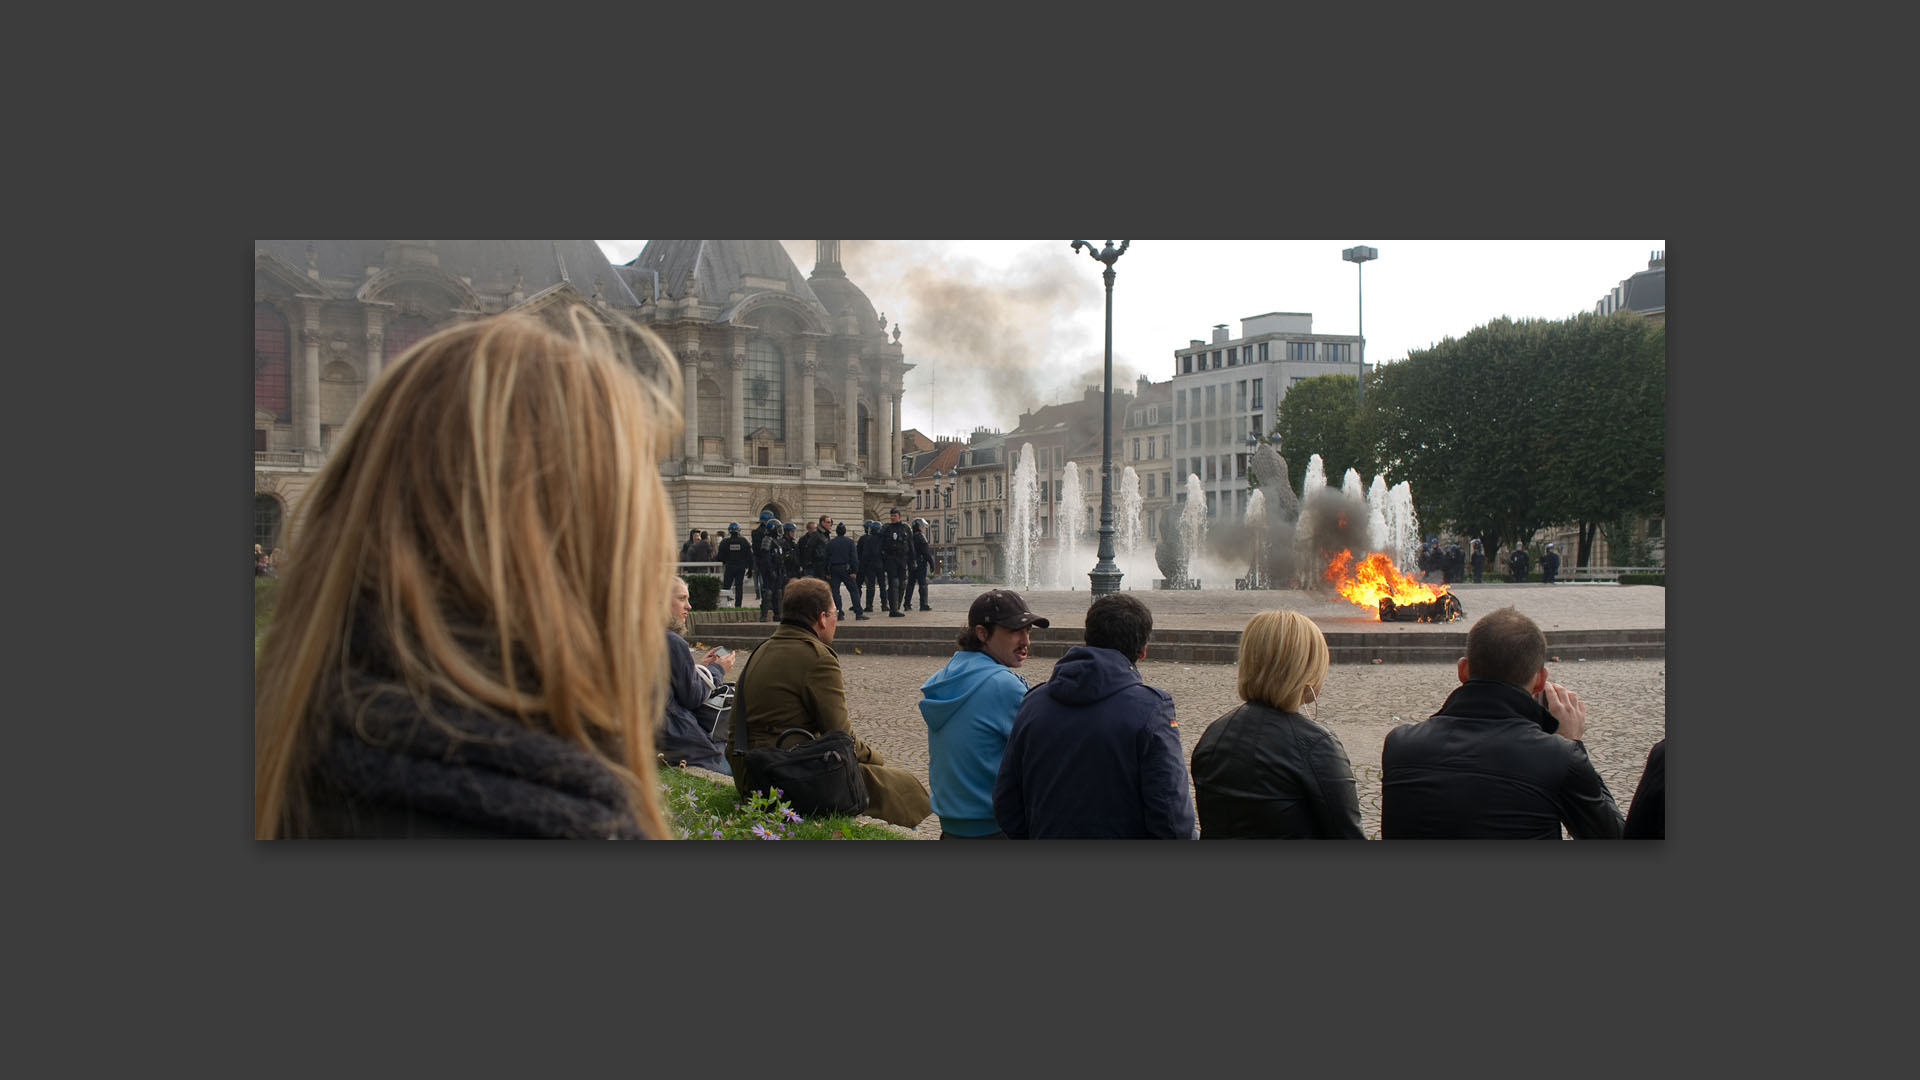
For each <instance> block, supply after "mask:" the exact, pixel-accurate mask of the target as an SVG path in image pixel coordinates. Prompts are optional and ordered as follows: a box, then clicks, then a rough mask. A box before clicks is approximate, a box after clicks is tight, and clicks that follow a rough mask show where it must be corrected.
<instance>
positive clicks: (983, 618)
mask: <svg viewBox="0 0 1920 1080" xmlns="http://www.w3.org/2000/svg"><path fill="white" fill-rule="evenodd" d="M967 625H968V626H1004V627H1006V628H1007V629H1009V630H1019V629H1022V628H1024V627H1028V626H1038V627H1041V628H1045V627H1049V626H1052V625H1053V624H1052V623H1051V622H1048V621H1047V620H1046V619H1043V618H1041V617H1040V616H1038V615H1035V614H1034V613H1033V609H1032V608H1030V607H1028V606H1027V602H1026V601H1025V600H1023V599H1021V598H1020V594H1019V593H1017V592H1014V591H1013V590H1012V589H992V590H989V591H987V592H983V593H981V594H980V595H979V596H977V597H975V598H974V601H973V606H972V607H970V608H968V609H967Z"/></svg>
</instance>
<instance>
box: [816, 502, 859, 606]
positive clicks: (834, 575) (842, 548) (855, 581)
mask: <svg viewBox="0 0 1920 1080" xmlns="http://www.w3.org/2000/svg"><path fill="white" fill-rule="evenodd" d="M834 533H835V535H834V538H833V539H831V540H829V541H827V546H826V548H825V549H824V550H825V551H826V553H827V575H826V577H827V585H828V587H829V588H831V589H832V590H833V606H834V608H835V614H837V615H838V616H840V617H841V618H845V617H846V612H847V607H852V608H853V618H854V620H855V621H856V622H858V621H862V620H864V619H866V617H867V612H866V609H865V608H862V607H861V606H860V577H859V571H857V570H855V569H854V568H855V567H856V566H858V565H859V559H860V555H859V551H858V550H857V549H856V548H855V547H854V543H853V539H852V538H851V537H849V536H848V535H847V526H846V524H845V523H844V522H843V523H842V524H840V525H838V526H836V527H835V528H834ZM843 585H844V586H846V589H847V596H848V597H849V598H851V599H852V601H853V603H852V604H850V605H844V606H843V605H842V604H841V603H840V588H841V586H843Z"/></svg>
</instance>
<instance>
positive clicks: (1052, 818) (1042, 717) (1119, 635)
mask: <svg viewBox="0 0 1920 1080" xmlns="http://www.w3.org/2000/svg"><path fill="white" fill-rule="evenodd" d="M1152 632H1153V613H1152V612H1151V611H1149V610H1147V605H1146V604H1144V603H1141V602H1140V601H1139V600H1138V599H1136V598H1134V597H1133V596H1131V595H1129V594H1127V593H1111V594H1109V595H1106V596H1102V597H1100V598H1099V599H1098V600H1095V601H1094V602H1093V604H1092V606H1090V607H1089V608H1087V618H1086V630H1085V634H1086V644H1085V645H1076V646H1074V647H1073V648H1071V649H1068V650H1067V653H1066V655H1065V656H1062V657H1061V658H1060V662H1059V663H1057V664H1055V665H1054V668H1053V677H1052V678H1050V679H1048V680H1047V681H1046V682H1044V683H1041V684H1040V685H1039V686H1038V687H1035V688H1034V690H1033V692H1032V693H1029V694H1028V695H1027V696H1026V698H1025V699H1024V700H1023V701H1022V702H1021V704H1020V711H1019V712H1018V713H1017V714H1016V715H1015V716H1014V720H1013V732H1012V734H1010V735H1009V736H1008V737H1007V750H1006V754H1005V756H1003V757H1002V758H1001V761H1000V773H999V776H998V778H997V780H996V781H995V783H994V788H993V815H994V818H995V820H996V821H997V822H998V823H999V825H1000V828H1001V830H1002V831H1003V832H1005V833H1006V834H1007V836H1008V837H1009V838H1011V839H1015V840H1023V839H1028V838H1032V839H1037V840H1044V839H1055V838H1060V839H1079V838H1102V837H1114V838H1118V839H1135V840H1138V839H1164V840H1190V839H1192V838H1193V836H1194V827H1193V796H1192V794H1191V792H1190V791H1189V789H1188V787H1187V763H1186V758H1185V757H1184V755H1182V753H1181V752H1180V731H1179V727H1178V724H1177V721H1175V720H1174V716H1173V698H1172V697H1170V696H1169V695H1168V694H1167V692H1166V691H1164V690H1160V689H1157V688H1155V687H1151V686H1148V685H1147V684H1146V683H1144V682H1142V681H1141V679H1140V672H1139V670H1138V669H1137V668H1136V667H1135V666H1134V665H1135V664H1136V663H1138V662H1139V661H1140V660H1141V659H1142V658H1143V657H1145V656H1146V655H1147V637H1148V636H1149V635H1150V634H1151V633H1152Z"/></svg>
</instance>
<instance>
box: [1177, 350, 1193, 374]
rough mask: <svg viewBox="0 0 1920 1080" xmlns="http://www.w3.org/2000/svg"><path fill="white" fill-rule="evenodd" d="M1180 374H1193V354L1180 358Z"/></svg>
mask: <svg viewBox="0 0 1920 1080" xmlns="http://www.w3.org/2000/svg"><path fill="white" fill-rule="evenodd" d="M1180 374H1182V375H1191V374H1193V354H1192V353H1188V354H1187V355H1185V356H1183V357H1181V358H1180Z"/></svg>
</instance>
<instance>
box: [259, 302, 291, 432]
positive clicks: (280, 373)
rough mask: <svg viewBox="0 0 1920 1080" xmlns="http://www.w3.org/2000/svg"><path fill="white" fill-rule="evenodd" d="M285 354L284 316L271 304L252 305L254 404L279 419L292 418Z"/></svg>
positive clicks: (285, 326) (286, 353)
mask: <svg viewBox="0 0 1920 1080" xmlns="http://www.w3.org/2000/svg"><path fill="white" fill-rule="evenodd" d="M287 357H288V352H287V320H286V317H285V316H283V315H281V314H280V313H279V312H278V311H275V310H274V307H273V305H272V304H255V305H253V407H254V408H255V409H258V410H260V411H262V412H270V413H272V414H273V418H274V419H275V420H279V421H282V422H286V421H290V420H292V419H293V408H292V405H291V404H290V403H289V401H288V397H287V386H288V383H289V382H290V381H291V379H290V377H289V374H288V372H289V362H288V358H287Z"/></svg>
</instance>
